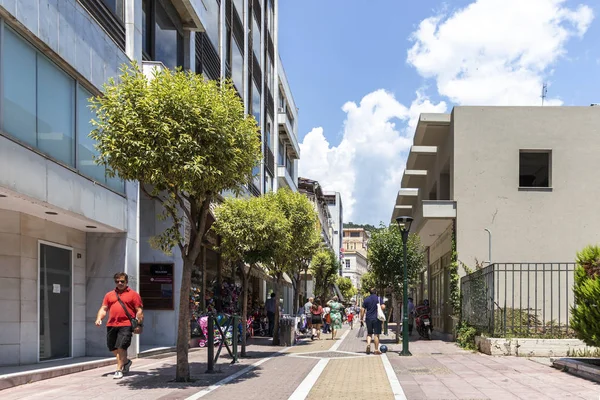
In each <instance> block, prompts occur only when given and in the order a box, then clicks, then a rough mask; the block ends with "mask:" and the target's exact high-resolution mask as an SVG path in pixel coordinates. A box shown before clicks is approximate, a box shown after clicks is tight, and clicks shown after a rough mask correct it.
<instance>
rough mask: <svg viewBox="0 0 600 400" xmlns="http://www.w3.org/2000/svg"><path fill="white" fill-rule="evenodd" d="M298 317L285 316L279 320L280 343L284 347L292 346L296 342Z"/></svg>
mask: <svg viewBox="0 0 600 400" xmlns="http://www.w3.org/2000/svg"><path fill="white" fill-rule="evenodd" d="M296 324H297V319H296V317H292V316H290V315H284V316H282V317H281V318H279V343H280V344H281V345H282V346H292V345H293V344H294V341H295V337H294V336H295V332H296Z"/></svg>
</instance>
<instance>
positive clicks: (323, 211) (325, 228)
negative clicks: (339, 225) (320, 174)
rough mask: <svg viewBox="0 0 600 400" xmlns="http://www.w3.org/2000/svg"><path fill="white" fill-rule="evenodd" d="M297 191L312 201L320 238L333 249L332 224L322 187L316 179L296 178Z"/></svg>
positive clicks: (326, 245)
mask: <svg viewBox="0 0 600 400" xmlns="http://www.w3.org/2000/svg"><path fill="white" fill-rule="evenodd" d="M298 191H299V192H300V193H303V194H305V195H306V197H308V199H309V200H310V201H311V202H312V203H313V205H314V208H315V211H316V212H317V215H318V217H319V229H320V231H321V240H322V243H323V245H324V246H325V247H328V248H330V249H332V250H333V226H332V222H333V221H332V218H331V214H330V212H329V207H328V206H327V202H326V201H325V195H324V193H323V188H322V187H321V185H320V184H319V182H318V181H314V180H312V179H307V178H298Z"/></svg>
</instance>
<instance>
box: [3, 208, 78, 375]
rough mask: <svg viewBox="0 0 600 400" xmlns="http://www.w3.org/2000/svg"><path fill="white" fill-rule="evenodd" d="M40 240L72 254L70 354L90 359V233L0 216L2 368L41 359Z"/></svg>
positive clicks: (36, 220)
mask: <svg viewBox="0 0 600 400" xmlns="http://www.w3.org/2000/svg"><path fill="white" fill-rule="evenodd" d="M39 240H44V241H47V242H52V243H56V244H59V245H63V246H68V247H71V248H73V255H72V257H73V276H72V284H73V292H72V299H73V319H72V320H73V327H72V328H73V336H72V338H73V347H72V348H73V356H74V357H81V356H84V355H85V354H86V345H85V342H86V329H85V321H86V310H85V303H86V268H85V263H86V233H85V232H82V231H78V230H75V229H72V228H67V227H64V226H61V225H58V224H55V223H53V222H50V221H47V220H44V219H41V218H36V217H33V216H30V215H27V214H23V213H19V212H15V211H8V210H0V332H2V333H1V334H0V365H10V364H31V363H35V362H37V359H38V353H39V343H38V337H37V333H38V296H39V295H38V294H39V283H38V270H39V266H38V253H39V251H38V242H39ZM78 255H81V257H78Z"/></svg>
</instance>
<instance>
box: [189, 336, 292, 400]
mask: <svg viewBox="0 0 600 400" xmlns="http://www.w3.org/2000/svg"><path fill="white" fill-rule="evenodd" d="M290 348H291V347H285V348H283V349H281V350H279V351H278V352H276V353H275V354H279V353H285V352H286V351H288V350H289V349H290ZM273 357H274V356H271V357H266V358H263V359H260V360H258V361H257V362H255V363H254V364H252V365H248V366H247V367H246V368H244V369H243V370H241V371H238V372H236V373H235V374H233V375H231V376H228V377H226V378H223V379H221V380H220V381H219V382H217V383H215V384H214V385H211V386H209V387H207V388H206V389H202V390H201V391H199V392H198V393H196V394H194V395H191V396H190V397H188V398H186V399H185V400H197V399H199V398H201V397H204V396H206V395H207V394H209V393H210V392H212V391H215V390H217V389H218V388H220V387H221V386H223V385H225V384H227V383H229V382H231V381H232V380H234V379H237V378H239V377H240V376H242V375H244V374H246V373H248V372H250V371H252V370H253V369H254V368H256V367H258V366H259V365H261V364H263V363H265V362H267V361H269V360H270V359H272V358H273Z"/></svg>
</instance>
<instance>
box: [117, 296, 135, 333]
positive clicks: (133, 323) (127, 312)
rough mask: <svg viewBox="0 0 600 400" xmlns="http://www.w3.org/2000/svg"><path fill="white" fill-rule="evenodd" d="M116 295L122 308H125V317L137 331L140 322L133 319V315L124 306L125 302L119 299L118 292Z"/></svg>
mask: <svg viewBox="0 0 600 400" xmlns="http://www.w3.org/2000/svg"><path fill="white" fill-rule="evenodd" d="M115 293H116V294H117V300H118V302H119V303H120V304H121V307H123V310H124V311H125V315H126V316H127V319H129V322H130V323H131V329H132V330H135V328H137V327H138V325H139V322H138V320H137V319H136V318H131V314H129V311H127V307H125V304H123V301H122V300H121V298H120V297H119V293H118V292H115Z"/></svg>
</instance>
